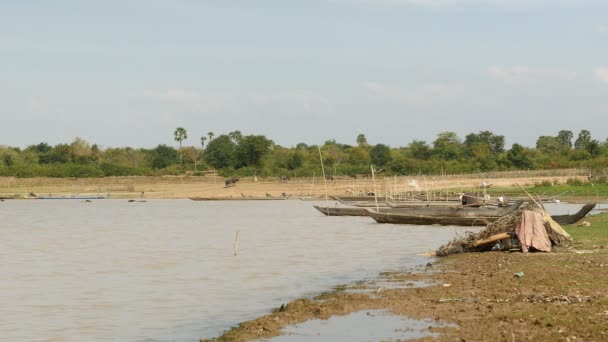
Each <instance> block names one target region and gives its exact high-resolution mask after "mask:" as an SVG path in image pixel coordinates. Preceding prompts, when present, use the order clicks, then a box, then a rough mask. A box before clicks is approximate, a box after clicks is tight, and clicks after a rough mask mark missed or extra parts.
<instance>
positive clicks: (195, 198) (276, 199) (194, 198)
mask: <svg viewBox="0 0 608 342" xmlns="http://www.w3.org/2000/svg"><path fill="white" fill-rule="evenodd" d="M188 199H189V200H192V201H284V200H286V199H287V197H188Z"/></svg>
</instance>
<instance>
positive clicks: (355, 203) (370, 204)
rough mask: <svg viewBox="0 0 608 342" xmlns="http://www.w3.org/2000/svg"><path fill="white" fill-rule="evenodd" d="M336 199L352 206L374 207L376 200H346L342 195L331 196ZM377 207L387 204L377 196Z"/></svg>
mask: <svg viewBox="0 0 608 342" xmlns="http://www.w3.org/2000/svg"><path fill="white" fill-rule="evenodd" d="M333 198H334V199H335V200H336V201H338V202H340V203H342V204H345V205H350V206H353V207H361V208H372V207H373V208H375V207H376V200H375V199H372V200H362V201H346V200H344V199H342V197H333ZM378 207H388V205H387V204H386V202H385V201H384V200H383V199H381V198H378Z"/></svg>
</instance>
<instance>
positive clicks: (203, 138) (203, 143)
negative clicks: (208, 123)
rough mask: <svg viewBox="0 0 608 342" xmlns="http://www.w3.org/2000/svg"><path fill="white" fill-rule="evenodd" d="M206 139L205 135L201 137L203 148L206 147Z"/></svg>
mask: <svg viewBox="0 0 608 342" xmlns="http://www.w3.org/2000/svg"><path fill="white" fill-rule="evenodd" d="M205 140H207V137H206V136H204V135H203V136H202V137H201V149H203V150H204V149H205Z"/></svg>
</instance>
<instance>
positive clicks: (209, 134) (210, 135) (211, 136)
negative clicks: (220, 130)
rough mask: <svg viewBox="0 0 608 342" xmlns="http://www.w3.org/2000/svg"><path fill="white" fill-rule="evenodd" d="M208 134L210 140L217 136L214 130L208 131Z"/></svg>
mask: <svg viewBox="0 0 608 342" xmlns="http://www.w3.org/2000/svg"><path fill="white" fill-rule="evenodd" d="M207 135H208V136H209V142H211V140H213V137H214V136H215V134H214V133H213V132H209V133H207Z"/></svg>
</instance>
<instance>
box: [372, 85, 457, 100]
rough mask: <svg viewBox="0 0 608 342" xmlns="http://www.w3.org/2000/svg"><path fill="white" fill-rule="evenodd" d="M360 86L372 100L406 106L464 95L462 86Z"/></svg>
mask: <svg viewBox="0 0 608 342" xmlns="http://www.w3.org/2000/svg"><path fill="white" fill-rule="evenodd" d="M362 86H363V88H364V89H365V90H366V92H367V93H368V94H369V95H370V96H371V97H372V98H373V99H378V100H382V101H386V100H387V101H392V102H398V103H401V104H407V105H428V104H431V103H436V102H439V101H445V100H449V99H455V98H459V97H461V96H462V95H463V94H464V90H463V87H462V86H458V85H448V84H440V83H437V84H427V85H423V86H420V87H412V88H403V87H398V86H394V85H387V84H382V83H378V82H364V83H363V84H362Z"/></svg>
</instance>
